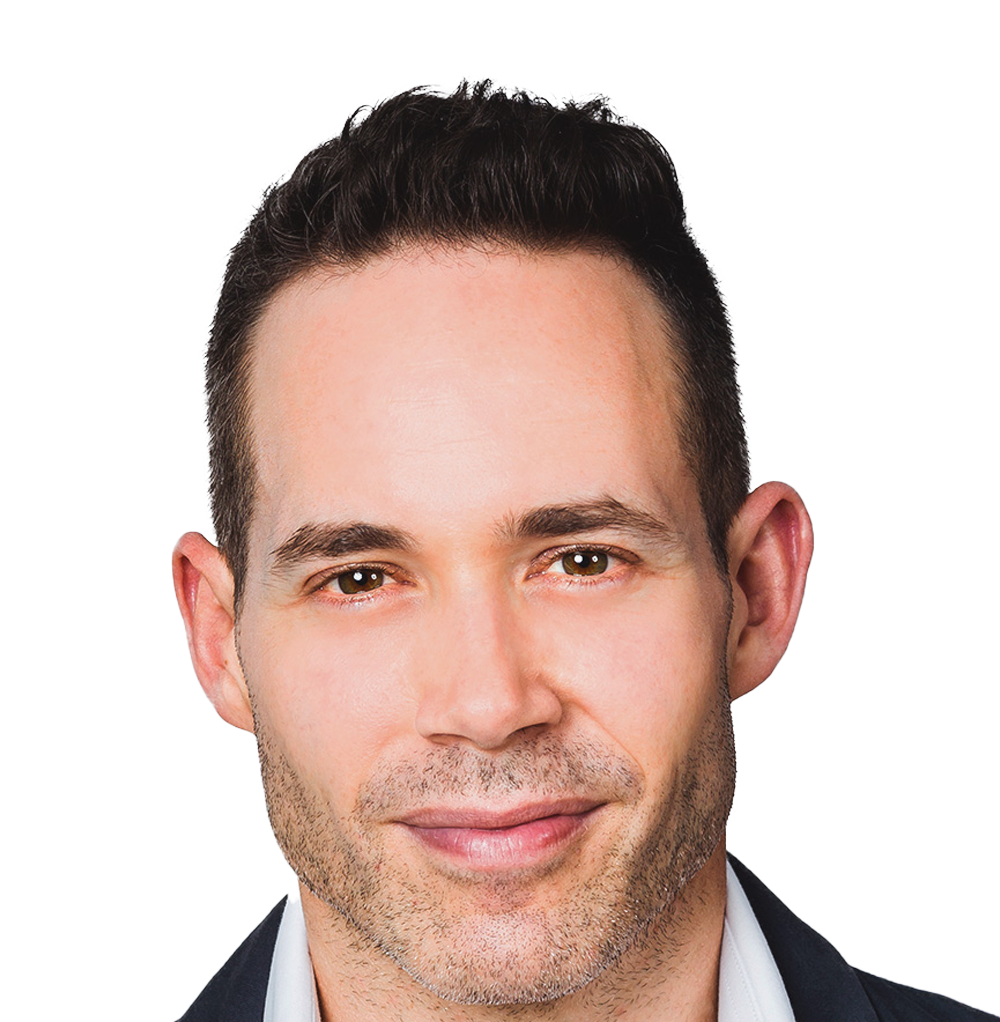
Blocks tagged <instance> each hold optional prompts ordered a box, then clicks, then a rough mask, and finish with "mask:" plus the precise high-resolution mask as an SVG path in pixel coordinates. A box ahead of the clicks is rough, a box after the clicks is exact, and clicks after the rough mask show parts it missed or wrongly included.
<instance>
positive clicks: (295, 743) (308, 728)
mask: <svg viewBox="0 0 1000 1022" xmlns="http://www.w3.org/2000/svg"><path fill="white" fill-rule="evenodd" d="M248 624H249V623H248ZM253 625H254V627H248V628H247V629H246V630H245V632H244V634H243V636H242V637H241V642H240V656H241V660H242V662H243V666H244V669H245V671H246V674H247V684H248V686H249V688H250V691H251V695H252V697H253V702H254V708H255V711H256V713H257V714H258V716H259V717H260V718H261V719H262V722H263V723H264V724H265V726H266V728H267V730H268V733H269V735H270V736H271V738H272V740H274V741H276V742H277V743H278V744H279V745H280V747H281V750H282V752H283V753H284V755H285V756H286V758H288V760H289V762H290V763H291V764H292V765H293V766H294V768H295V769H296V772H297V773H299V775H300V776H301V777H302V778H303V779H304V780H307V781H309V782H310V783H312V784H313V785H314V786H316V787H319V788H324V789H325V788H328V787H330V786H334V787H336V788H337V789H341V790H342V789H347V788H355V787H356V786H357V784H359V783H360V782H361V780H363V779H364V777H365V776H366V774H367V772H368V768H369V767H370V765H371V763H372V762H373V761H374V760H375V759H376V757H377V756H378V754H379V753H380V752H381V751H383V749H384V747H385V744H386V743H387V742H389V741H390V740H391V739H392V738H393V737H394V736H395V735H397V734H398V732H399V724H400V721H401V720H402V719H403V718H404V717H405V714H406V712H407V709H408V704H409V697H408V696H407V693H406V688H405V685H404V684H403V683H402V682H403V679H405V677H406V667H405V664H404V662H403V655H402V653H401V652H400V650H401V649H405V648H406V646H405V644H404V643H401V642H400V641H399V636H398V635H397V636H396V637H395V638H394V639H393V640H392V641H390V638H389V636H387V635H385V634H382V633H381V631H380V630H378V629H374V630H373V629H369V628H357V627H355V628H351V627H349V625H350V622H347V625H348V627H346V628H345V627H341V626H338V627H331V623H330V622H329V621H328V620H324V615H323V614H322V613H320V614H312V613H306V614H304V615H302V616H301V617H298V618H296V617H292V618H291V619H287V618H286V619H284V620H281V621H280V622H275V623H270V622H267V621H255V622H253ZM251 636H252V638H251ZM410 715H411V718H412V716H413V714H412V712H411V714H410Z"/></svg>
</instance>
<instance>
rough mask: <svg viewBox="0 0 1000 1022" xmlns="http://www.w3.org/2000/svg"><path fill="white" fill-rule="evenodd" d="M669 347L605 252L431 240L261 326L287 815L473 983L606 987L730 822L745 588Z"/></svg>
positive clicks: (260, 541)
mask: <svg viewBox="0 0 1000 1022" xmlns="http://www.w3.org/2000/svg"><path fill="white" fill-rule="evenodd" d="M666 349H667V346H666V343H665V333H664V326H663V320H662V317H661V314H660V310H659V307H658V305H657V303H656V301H655V299H654V298H653V296H652V295H651V294H650V292H649V291H648V290H647V288H646V287H645V286H644V285H643V284H642V283H641V282H640V281H639V279H638V278H637V277H636V275H635V274H634V273H633V272H632V271H631V270H629V269H628V268H627V267H626V266H624V265H621V264H619V263H617V262H615V261H613V260H611V259H609V258H607V257H603V256H598V255H594V254H587V253H562V254H544V255H542V254H525V253H518V252H509V251H504V252H496V253H493V254H489V255H486V254H483V253H474V252H470V251H461V252H445V251H430V252H429V251H424V250H414V251H408V252H406V253H403V254H401V255H398V256H393V257H391V258H388V257H387V258H384V259H381V260H378V261H375V262H373V263H371V264H369V265H367V266H366V267H365V268H364V269H361V270H358V271H356V272H352V273H349V274H347V275H338V276H330V275H322V274H313V275H310V276H308V277H306V278H304V279H302V280H300V281H298V282H297V283H295V284H294V285H292V286H290V287H288V288H286V289H285V290H284V291H283V292H281V293H280V294H279V295H278V297H277V298H276V299H275V301H274V302H273V303H272V305H271V306H270V308H269V310H268V312H267V313H266V315H265V317H264V319H263V321H262V323H261V325H260V327H259V329H258V332H257V335H256V341H255V349H254V350H255V365H254V375H253V430H254V433H255V436H256V443H257V447H256V454H257V464H258V470H259V482H260V487H259V495H258V499H257V503H256V505H255V515H254V521H253V525H252V530H251V536H250V570H249V573H248V578H247V585H246V590H245V597H244V603H243V606H242V609H241V614H240V620H239V625H238V648H239V653H240V661H241V664H242V666H243V670H244V673H245V677H246V681H247V686H248V689H249V692H250V696H251V701H252V705H253V709H254V717H255V721H256V728H257V735H258V741H259V744H260V750H261V760H262V769H263V775H264V782H265V790H266V794H267V798H268V806H269V811H270V814H271V819H272V823H273V825H274V828H275V832H276V834H277V837H278V840H279V842H280V843H281V845H282V847H283V849H284V851H285V853H286V855H287V856H288V858H289V861H290V862H291V863H292V865H293V867H294V868H295V869H296V871H297V872H298V874H299V876H300V878H301V879H302V881H303V882H304V884H305V885H306V887H308V888H309V890H310V891H312V892H313V894H315V895H316V896H317V897H318V898H320V899H322V900H323V901H324V902H326V903H327V904H328V905H330V906H333V907H334V908H335V909H336V910H338V911H339V912H340V913H342V914H343V916H344V917H346V918H347V919H348V920H349V921H350V922H351V923H352V924H353V926H354V927H356V928H357V929H358V930H360V931H361V932H362V933H363V934H365V935H366V936H367V937H368V938H370V940H371V941H373V942H374V943H375V945H376V946H378V947H379V948H380V949H381V950H383V951H384V952H386V953H387V954H389V955H390V956H391V957H392V958H394V959H395V960H396V961H397V962H398V963H399V964H400V965H401V966H402V967H403V968H405V969H406V970H407V971H408V972H410V973H411V974H412V975H414V976H415V977H417V978H418V979H419V980H420V981H421V982H422V983H424V984H425V985H426V986H428V987H430V988H431V989H433V990H435V991H437V992H438V993H440V994H441V995H443V996H445V997H450V998H453V999H455V1000H462V1001H489V1002H494V1003H516V1002H521V1001H535V1000H542V999H548V998H551V997H555V996H559V995H561V994H565V993H568V992H569V991H571V990H573V989H576V988H578V987H580V986H581V985H583V984H584V983H586V982H587V981H588V980H590V979H591V978H593V977H594V976H595V975H596V974H597V973H599V972H600V971H601V970H602V969H603V968H604V967H606V966H607V965H608V964H610V963H611V962H612V961H614V960H615V959H616V958H617V957H618V956H619V955H620V954H621V953H622V952H623V951H624V950H625V949H626V948H628V947H630V946H631V945H633V944H634V943H635V942H636V940H637V939H639V938H641V936H642V935H643V934H644V933H645V932H646V929H647V927H648V925H649V924H650V923H651V922H653V921H655V919H656V918H657V917H658V916H659V915H660V914H661V913H662V912H663V911H664V909H665V908H666V907H667V906H668V905H669V903H670V901H671V900H672V899H673V897H674V896H675V894H676V893H677V891H678V889H679V888H680V887H682V886H683V884H684V883H685V881H686V880H687V879H688V878H690V876H691V875H692V874H693V873H695V872H696V871H697V870H698V869H699V868H700V866H701V865H702V864H703V863H704V861H705V860H706V858H707V857H708V856H709V855H710V854H711V852H712V851H713V849H714V848H715V847H716V845H717V844H718V842H719V840H720V838H721V836H722V834H723V828H724V823H725V818H726V815H727V813H728V810H729V805H730V801H731V797H732V786H733V777H734V767H733V753H732V735H731V728H730V721H729V705H728V695H727V691H726V684H725V662H726V651H727V641H728V636H727V633H728V625H729V592H728V588H727V586H726V585H725V583H724V582H723V581H722V580H721V579H720V578H719V576H718V574H717V572H716V568H715V564H714V560H713V557H712V551H711V549H710V546H709V542H708V538H707V536H706V533H705V527H704V522H703V519H702V515H701V511H700V507H699V503H698V495H697V489H696V485H695V482H694V479H693V477H692V476H691V474H690V472H689V470H688V468H687V466H686V465H685V463H684V461H683V459H682V457H681V454H680V450H679V446H678V440H677V430H676V423H677V422H678V421H679V416H680V406H679V400H680V399H679V396H678V389H677V385H676V381H675V377H674V373H673V370H672V368H671V365H670V361H669V358H668V357H667V356H666V354H665V352H666Z"/></svg>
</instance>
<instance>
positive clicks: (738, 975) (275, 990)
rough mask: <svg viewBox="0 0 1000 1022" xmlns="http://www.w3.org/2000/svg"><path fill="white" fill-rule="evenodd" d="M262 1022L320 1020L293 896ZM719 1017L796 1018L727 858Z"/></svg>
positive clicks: (725, 1020) (732, 1021)
mask: <svg viewBox="0 0 1000 1022" xmlns="http://www.w3.org/2000/svg"><path fill="white" fill-rule="evenodd" d="M264 1022H320V1019H319V1004H318V1002H317V999H316V980H315V977H314V976H313V970H312V962H311V961H310V959H309V945H308V943H307V942H306V923H305V919H304V917H303V915H302V905H301V903H300V902H299V900H298V899H297V898H294V899H293V898H289V899H288V903H287V904H286V905H285V911H284V914H283V915H282V917H281V925H280V926H279V927H278V938H277V940H276V942H275V945H274V957H273V958H272V959H271V974H270V976H269V977H268V981H267V998H266V1000H265V1002H264ZM719 1022H795V1016H794V1015H793V1014H792V1006H791V1004H790V1003H789V1001H788V994H787V993H786V992H785V984H784V983H783V982H782V981H781V974H780V973H779V972H778V966H777V965H775V962H774V958H773V957H772V955H771V949H770V948H769V947H768V946H767V940H766V939H765V938H764V934H763V933H762V932H761V929H760V926H759V925H758V923H757V918H756V916H754V914H753V909H752V908H751V907H750V902H749V901H747V896H746V895H745V894H744V893H743V888H742V887H741V886H740V882H739V880H738V879H737V877H736V874H735V873H734V872H733V867H732V866H730V865H729V863H728V862H727V863H726V920H725V924H724V926H723V930H722V957H721V958H720V960H719Z"/></svg>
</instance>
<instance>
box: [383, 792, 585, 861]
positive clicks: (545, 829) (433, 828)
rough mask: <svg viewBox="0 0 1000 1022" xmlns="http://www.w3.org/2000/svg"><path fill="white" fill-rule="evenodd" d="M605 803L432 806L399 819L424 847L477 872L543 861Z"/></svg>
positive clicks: (573, 801) (569, 801)
mask: <svg viewBox="0 0 1000 1022" xmlns="http://www.w3.org/2000/svg"><path fill="white" fill-rule="evenodd" d="M602 805H604V803H601V802H595V801H593V800H590V799H576V798H574V799H561V800H557V801H545V802H534V803H522V804H520V805H517V806H511V807H507V808H504V809H500V810H498V809H494V808H477V807H428V808H423V809H418V810H415V811H413V812H411V813H407V814H406V815H405V816H403V817H402V818H400V819H399V820H398V821H397V822H399V823H400V824H402V825H403V827H404V828H405V829H406V831H407V833H408V834H409V835H410V836H411V837H412V838H413V839H414V840H415V841H416V842H417V843H418V844H419V845H420V846H422V847H423V849H424V850H425V851H427V852H428V853H430V854H431V855H434V856H440V857H443V858H444V859H445V860H446V861H449V862H451V863H452V864H453V865H456V866H460V867H464V868H467V869H474V870H487V871H489V870H513V869H524V868H527V867H529V866H534V865H538V864H540V863H542V862H545V861H546V860H548V859H550V858H552V857H554V856H555V855H557V854H559V853H560V852H562V851H564V850H565V849H567V848H568V847H569V846H570V845H571V844H572V843H573V842H574V840H575V839H576V838H578V837H579V836H581V835H582V834H583V833H584V831H585V830H586V829H587V828H588V827H589V825H590V823H591V822H592V820H593V818H594V817H595V816H596V815H597V813H598V812H599V810H600V809H601V807H602Z"/></svg>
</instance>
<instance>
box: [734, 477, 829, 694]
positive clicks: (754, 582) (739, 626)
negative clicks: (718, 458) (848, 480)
mask: <svg viewBox="0 0 1000 1022" xmlns="http://www.w3.org/2000/svg"><path fill="white" fill-rule="evenodd" d="M812 549H813V533H812V523H811V522H810V520H809V513H808V512H807V511H806V508H805V504H803V503H802V498H801V497H800V496H799V495H798V494H797V493H796V492H795V490H793V489H792V488H791V487H790V486H787V485H786V484H785V483H765V484H764V485H763V486H760V487H758V488H757V489H756V490H754V492H753V493H751V494H750V496H749V497H747V499H746V501H745V502H744V504H743V507H742V508H741V509H740V513H739V514H738V515H737V517H736V520H735V521H734V522H733V525H732V527H731V529H730V532H729V553H730V562H729V569H730V579H731V581H732V585H733V627H732V629H731V632H730V675H729V679H730V693H731V695H732V697H733V698H734V699H735V698H737V697H738V696H741V695H743V694H744V693H746V692H749V691H750V690H751V689H753V688H756V687H757V685H759V684H760V683H761V682H762V681H764V679H765V678H767V676H768V675H769V674H770V673H771V672H772V671H773V670H774V668H775V667H776V666H777V664H778V661H779V660H780V659H781V657H782V655H783V654H784V652H785V649H786V647H787V646H788V642H789V640H790V639H791V637H792V631H793V630H794V628H795V622H796V620H797V618H798V614H799V608H800V606H801V605H802V595H803V592H804V591H805V585H806V574H807V572H808V570H809V561H810V559H811V558H812Z"/></svg>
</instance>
